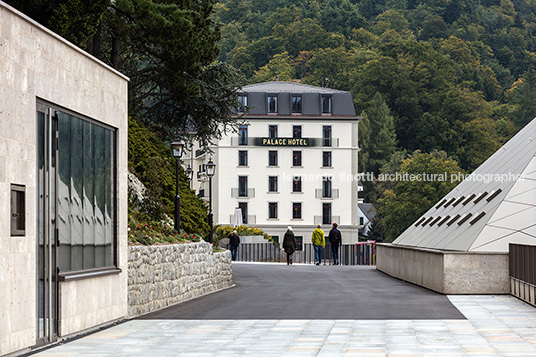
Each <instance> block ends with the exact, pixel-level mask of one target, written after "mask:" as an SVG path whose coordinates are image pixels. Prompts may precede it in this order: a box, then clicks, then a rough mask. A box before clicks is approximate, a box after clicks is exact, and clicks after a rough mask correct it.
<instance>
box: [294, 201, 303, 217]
mask: <svg viewBox="0 0 536 357" xmlns="http://www.w3.org/2000/svg"><path fill="white" fill-rule="evenodd" d="M301 205H302V204H301V202H292V218H294V219H301Z"/></svg>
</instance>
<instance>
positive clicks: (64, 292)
mask: <svg viewBox="0 0 536 357" xmlns="http://www.w3.org/2000/svg"><path fill="white" fill-rule="evenodd" d="M127 85H128V79H127V78H126V77H124V76H123V75H121V74H119V73H118V72H116V71H114V70H112V69H110V68H108V67H107V66H105V65H104V64H102V63H101V62H99V61H98V60H96V59H94V58H92V57H91V56H89V55H87V54H86V53H85V52H83V51H82V50H80V49H78V48H77V47H75V46H73V45H71V44H70V43H68V42H67V41H65V40H64V39H62V38H60V37H59V36H57V35H55V34H54V33H52V32H50V31H49V30H47V29H45V28H44V27H42V26H41V25H39V24H37V23H36V22H34V21H32V20H30V19H29V18H27V17H26V16H24V15H22V14H21V13H19V12H17V11H16V10H14V9H13V8H11V7H9V6H8V5H6V4H5V3H3V2H0V247H2V249H0V355H3V354H7V353H11V352H14V351H19V350H22V349H25V348H28V347H29V346H33V345H35V343H36V330H37V328H36V314H37V313H36V306H37V287H36V280H37V267H36V265H37V261H36V258H37V252H36V247H37V243H36V239H37V238H36V196H37V194H36V184H37V175H36V174H37V162H36V159H37V152H36V146H37V121H36V117H37V115H36V102H37V100H38V99H41V100H45V101H48V102H51V103H53V104H55V105H58V106H61V107H65V108H67V109H69V110H72V111H75V112H78V113H80V114H82V115H85V116H88V117H90V118H92V119H95V120H97V121H100V122H104V123H107V124H108V125H111V126H113V127H115V128H117V129H118V131H117V132H118V137H117V138H118V146H117V148H118V150H117V152H118V157H117V162H118V187H117V189H118V197H117V198H118V205H119V207H118V212H119V216H118V232H119V235H118V241H119V246H118V258H119V268H121V269H122V270H123V273H121V274H118V275H111V276H106V277H101V278H100V277H96V278H91V279H86V280H78V281H71V282H62V283H61V286H60V290H61V295H60V333H61V334H62V335H65V334H71V333H75V332H77V331H80V330H83V329H86V328H89V327H91V326H94V325H96V324H101V323H105V322H107V321H111V320H114V319H118V318H121V317H123V316H126V315H127V274H126V269H127V254H126V252H127V236H126V232H127V230H126V228H127V216H126V215H127V153H128V150H127V129H128V122H127ZM12 183H15V184H21V185H24V186H25V187H26V217H25V218H26V235H25V236H23V237H11V234H10V184H12Z"/></svg>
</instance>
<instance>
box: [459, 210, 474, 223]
mask: <svg viewBox="0 0 536 357" xmlns="http://www.w3.org/2000/svg"><path fill="white" fill-rule="evenodd" d="M472 216H473V214H472V213H467V214H466V215H465V216H464V217H463V218H462V219H460V221H459V222H458V226H461V225H462V224H464V222H467V220H468V219H469V218H471V217H472Z"/></svg>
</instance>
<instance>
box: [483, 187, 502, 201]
mask: <svg viewBox="0 0 536 357" xmlns="http://www.w3.org/2000/svg"><path fill="white" fill-rule="evenodd" d="M501 192H502V190H501V189H500V188H499V189H498V190H497V191H495V192H493V193H492V194H491V195H490V196H489V197H488V198H486V201H488V202H489V201H491V200H492V199H494V198H495V197H497V196H498V195H499V193H501Z"/></svg>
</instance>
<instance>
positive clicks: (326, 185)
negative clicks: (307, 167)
mask: <svg viewBox="0 0 536 357" xmlns="http://www.w3.org/2000/svg"><path fill="white" fill-rule="evenodd" d="M322 197H325V198H331V177H328V176H326V177H324V178H323V179H322Z"/></svg>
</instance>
